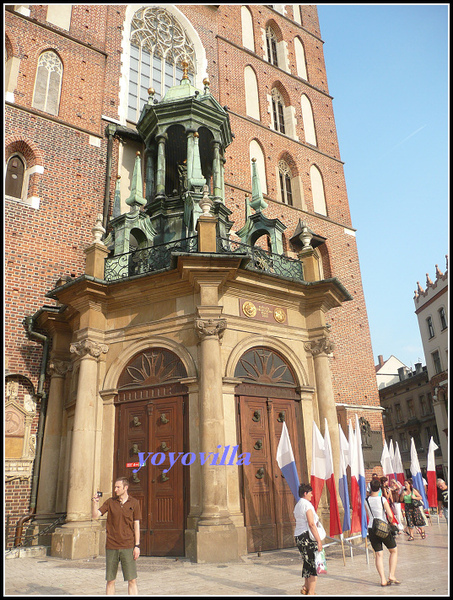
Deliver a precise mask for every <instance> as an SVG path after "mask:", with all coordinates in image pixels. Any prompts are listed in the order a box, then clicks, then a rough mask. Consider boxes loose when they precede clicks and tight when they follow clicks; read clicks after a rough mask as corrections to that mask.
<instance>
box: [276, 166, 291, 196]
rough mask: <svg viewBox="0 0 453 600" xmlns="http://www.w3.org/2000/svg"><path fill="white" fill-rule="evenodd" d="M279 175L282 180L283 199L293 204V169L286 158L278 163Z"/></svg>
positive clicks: (281, 192) (281, 194)
mask: <svg viewBox="0 0 453 600" xmlns="http://www.w3.org/2000/svg"><path fill="white" fill-rule="evenodd" d="M278 176H279V182H280V198H281V201H282V202H284V203H285V204H288V205H289V206H293V194H292V189H291V170H290V168H289V167H288V165H287V164H286V162H285V161H284V160H281V161H280V162H279V163H278Z"/></svg>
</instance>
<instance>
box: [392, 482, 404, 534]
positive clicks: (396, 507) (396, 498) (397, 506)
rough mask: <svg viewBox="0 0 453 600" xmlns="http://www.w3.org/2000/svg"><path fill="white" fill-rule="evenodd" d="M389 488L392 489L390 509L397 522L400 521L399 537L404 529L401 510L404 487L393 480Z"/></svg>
mask: <svg viewBox="0 0 453 600" xmlns="http://www.w3.org/2000/svg"><path fill="white" fill-rule="evenodd" d="M389 487H390V494H391V496H392V501H391V502H389V504H390V508H391V509H392V510H393V514H394V515H395V517H396V520H397V521H398V535H400V534H401V532H402V531H403V529H404V525H403V511H402V510H401V502H400V492H401V490H402V489H403V486H402V485H401V483H400V482H399V481H397V480H396V479H392V480H391V481H390V484H389Z"/></svg>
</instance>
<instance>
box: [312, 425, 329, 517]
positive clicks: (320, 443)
mask: <svg viewBox="0 0 453 600" xmlns="http://www.w3.org/2000/svg"><path fill="white" fill-rule="evenodd" d="M325 475H326V455H325V451H324V439H323V437H322V435H321V432H320V431H319V429H318V427H317V425H316V423H315V422H314V421H313V436H312V454H311V477H310V485H311V487H312V488H313V500H312V504H313V506H314V507H315V510H316V509H317V508H318V504H319V500H320V498H321V492H322V489H323V487H324V481H325Z"/></svg>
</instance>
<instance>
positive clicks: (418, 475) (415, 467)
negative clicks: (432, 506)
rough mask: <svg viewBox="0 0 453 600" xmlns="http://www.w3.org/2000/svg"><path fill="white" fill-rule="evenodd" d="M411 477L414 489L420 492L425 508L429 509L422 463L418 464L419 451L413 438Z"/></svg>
mask: <svg viewBox="0 0 453 600" xmlns="http://www.w3.org/2000/svg"><path fill="white" fill-rule="evenodd" d="M411 475H412V482H413V485H414V488H415V489H416V490H418V491H419V492H420V496H421V497H422V499H423V506H424V507H425V508H429V506H428V498H427V497H426V491H425V484H424V483H423V478H422V472H421V470H420V463H419V462H418V456H417V450H416V448H415V442H414V438H413V437H411Z"/></svg>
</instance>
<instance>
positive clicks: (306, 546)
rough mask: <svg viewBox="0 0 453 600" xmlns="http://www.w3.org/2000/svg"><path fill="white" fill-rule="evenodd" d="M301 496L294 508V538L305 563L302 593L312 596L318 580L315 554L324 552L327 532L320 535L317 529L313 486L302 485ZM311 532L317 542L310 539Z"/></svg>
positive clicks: (303, 566)
mask: <svg viewBox="0 0 453 600" xmlns="http://www.w3.org/2000/svg"><path fill="white" fill-rule="evenodd" d="M299 496H300V500H299V502H298V503H297V504H296V506H295V508H294V517H295V519H296V527H295V529H294V537H295V539H296V545H297V547H298V548H299V552H300V554H301V556H302V560H303V561H304V562H303V565H302V577H304V578H305V584H304V587H303V588H302V589H301V590H300V593H301V594H304V595H309V596H312V595H314V593H315V588H316V582H317V580H318V573H317V569H316V558H315V553H316V551H318V552H321V551H322V539H321V536H323V535H324V536H325V532H323V533H321V535H320V533H319V529H318V527H317V524H318V523H319V518H318V515H317V514H316V511H315V507H314V506H313V504H312V503H311V499H312V498H313V488H312V487H311V485H309V484H308V483H301V484H300V486H299ZM321 527H322V526H321ZM310 532H311V535H312V537H313V538H314V540H315V541H313V540H312V538H311V537H310Z"/></svg>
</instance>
